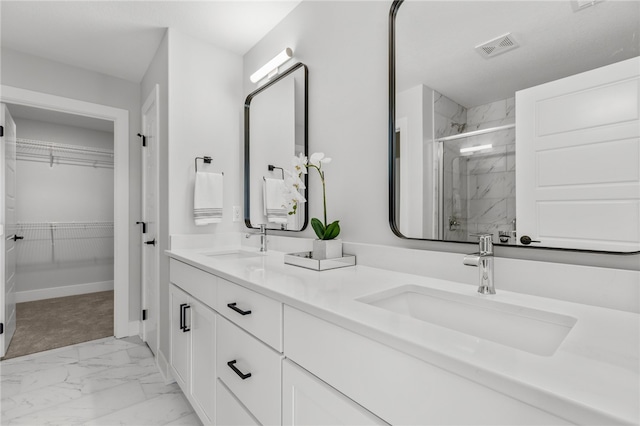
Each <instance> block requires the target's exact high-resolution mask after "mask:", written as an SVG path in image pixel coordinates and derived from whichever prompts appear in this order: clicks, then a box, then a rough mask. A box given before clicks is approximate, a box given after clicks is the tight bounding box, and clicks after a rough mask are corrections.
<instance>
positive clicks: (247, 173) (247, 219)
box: [244, 62, 309, 232]
mask: <svg viewBox="0 0 640 426" xmlns="http://www.w3.org/2000/svg"><path fill="white" fill-rule="evenodd" d="M300 68H302V69H303V70H304V152H305V155H308V152H309V69H308V68H307V66H306V65H305V64H303V63H302V62H298V63H296V64H295V65H293V66H292V67H291V68H289V69H287V70H286V71H284V72H283V73H282V74H280V75H279V76H278V77H277V78H275V79H274V80H272V81H270V82H268V83H267V84H265V85H264V86H262V87H259V88H258V89H257V90H255V91H253V92H251V93H250V94H249V95H248V96H247V98H246V99H245V101H244V224H245V226H246V227H247V228H254V229H256V227H255V226H253V225H252V224H251V205H250V196H249V195H250V194H249V191H250V187H251V186H250V183H251V170H250V167H249V166H250V158H249V152H250V151H249V150H250V137H249V113H250V106H251V101H252V100H253V98H254V97H256V95H258V94H259V93H262V92H263V91H265V90H266V89H268V88H269V87H271V86H273V85H274V84H276V83H277V82H279V81H280V80H282V79H284V78H285V77H287V76H288V75H290V74H292V73H294V72H295V71H297V70H298V69H300ZM308 179H309V175H308V174H305V175H304V185H305V193H304V197H305V198H306V199H307V200H308V199H309V180H308ZM308 224H309V202H308V201H307V202H306V203H304V223H303V224H302V228H300V229H296V230H294V229H282V230H280V229H273V231H288V232H301V231H304V230H305V229H306V228H307V225H308Z"/></svg>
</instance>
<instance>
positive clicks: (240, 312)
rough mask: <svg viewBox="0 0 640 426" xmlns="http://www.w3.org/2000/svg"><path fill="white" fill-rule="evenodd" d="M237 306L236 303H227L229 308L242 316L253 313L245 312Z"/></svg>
mask: <svg viewBox="0 0 640 426" xmlns="http://www.w3.org/2000/svg"><path fill="white" fill-rule="evenodd" d="M236 305H237V303H235V302H233V303H227V307H229V308H231V309H233V310H234V311H236V312H237V313H239V314H240V315H249V314H250V313H251V311H243V310H242V309H240V308H238V307H236Z"/></svg>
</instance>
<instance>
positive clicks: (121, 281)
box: [0, 85, 139, 338]
mask: <svg viewBox="0 0 640 426" xmlns="http://www.w3.org/2000/svg"><path fill="white" fill-rule="evenodd" d="M0 101H2V102H4V103H8V104H18V105H24V106H30V107H34V108H42V109H48V110H53V111H59V112H63V113H68V114H75V115H82V116H85V117H92V118H98V119H102V120H107V121H112V122H113V148H114V150H113V151H114V173H113V179H114V182H113V185H114V186H113V189H114V200H113V208H114V215H113V225H114V226H113V229H114V233H113V245H114V258H113V269H114V271H113V287H114V301H113V302H114V320H113V331H114V335H115V337H117V338H120V337H127V336H131V335H137V334H138V331H139V320H137V319H136V320H135V321H131V322H130V321H129V111H127V110H125V109H121V108H114V107H110V106H106V105H100V104H95V103H91V102H85V101H80V100H77V99H70V98H65V97H62V96H56V95H50V94H47V93H40V92H34V91H31V90H26V89H21V88H17V87H12V86H5V85H0Z"/></svg>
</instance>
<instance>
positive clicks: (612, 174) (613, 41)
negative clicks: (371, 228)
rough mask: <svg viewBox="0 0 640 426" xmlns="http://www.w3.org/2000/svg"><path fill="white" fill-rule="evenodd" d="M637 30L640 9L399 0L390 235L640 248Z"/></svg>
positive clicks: (393, 42)
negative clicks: (489, 236) (486, 237)
mask: <svg viewBox="0 0 640 426" xmlns="http://www.w3.org/2000/svg"><path fill="white" fill-rule="evenodd" d="M638 28H640V3H638V2H633V1H620V2H607V1H596V2H580V1H575V0H564V1H553V2H552V1H549V2H539V1H503V2H495V1H482V0H481V1H455V2H451V1H428V2H425V1H409V0H406V1H403V0H395V1H394V2H393V4H392V5H391V9H390V13H389V127H388V140H389V222H390V226H391V229H392V230H393V232H394V233H395V234H396V235H397V236H399V237H401V238H408V239H419V240H431V241H447V242H461V243H471V242H474V243H475V242H476V241H477V234H479V233H491V234H492V235H493V240H494V242H495V243H496V244H499V245H503V246H519V247H527V248H531V247H544V248H552V249H563V250H579V251H592V252H607V253H638V252H640V154H639V152H640V149H639V145H640V134H639V131H638V129H639V128H640V125H639V124H638V123H639V121H638V118H639V113H638V112H639V111H640V101H639V100H640V89H639V88H640V79H639V76H638V75H639V74H640V73H639V70H640V59H639V56H638V55H640V44H639V43H638V39H637V37H638ZM551 100H553V101H551ZM545 120H546V121H545Z"/></svg>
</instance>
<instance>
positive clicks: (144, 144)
mask: <svg viewBox="0 0 640 426" xmlns="http://www.w3.org/2000/svg"><path fill="white" fill-rule="evenodd" d="M138 136H139V137H141V138H142V146H147V137H146V136H145V135H143V134H142V133H138Z"/></svg>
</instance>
